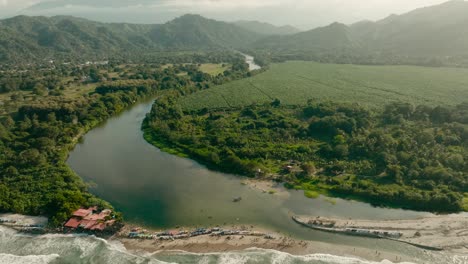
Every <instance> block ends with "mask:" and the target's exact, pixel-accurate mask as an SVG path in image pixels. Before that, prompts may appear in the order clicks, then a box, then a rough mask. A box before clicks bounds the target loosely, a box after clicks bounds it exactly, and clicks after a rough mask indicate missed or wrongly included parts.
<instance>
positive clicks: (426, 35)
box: [350, 0, 468, 56]
mask: <svg viewBox="0 0 468 264" xmlns="http://www.w3.org/2000/svg"><path fill="white" fill-rule="evenodd" d="M350 28H351V30H352V31H353V34H355V36H356V37H359V38H360V39H361V40H362V43H368V46H367V48H368V49H370V50H373V51H382V52H395V53H398V54H405V55H413V56H414V55H420V56H428V55H437V56H457V55H466V54H468V48H467V47H468V33H467V31H466V28H468V2H465V1H459V0H455V1H449V2H446V3H444V4H441V5H437V6H431V7H425V8H420V9H417V10H414V11H411V12H409V13H406V14H403V15H391V16H389V17H387V18H385V19H383V20H380V21H377V22H374V23H358V24H355V25H351V26H350Z"/></svg>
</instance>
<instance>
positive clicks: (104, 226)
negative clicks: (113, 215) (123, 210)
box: [91, 223, 107, 231]
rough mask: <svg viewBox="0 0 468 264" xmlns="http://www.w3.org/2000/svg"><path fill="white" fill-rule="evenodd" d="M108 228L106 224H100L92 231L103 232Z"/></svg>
mask: <svg viewBox="0 0 468 264" xmlns="http://www.w3.org/2000/svg"><path fill="white" fill-rule="evenodd" d="M106 227H107V225H106V223H99V224H97V225H95V226H93V227H92V228H91V230H99V231H103V230H104V229H106Z"/></svg>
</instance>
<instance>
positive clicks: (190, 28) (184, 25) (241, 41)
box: [150, 15, 260, 49]
mask: <svg viewBox="0 0 468 264" xmlns="http://www.w3.org/2000/svg"><path fill="white" fill-rule="evenodd" d="M150 35H151V38H152V39H153V41H154V42H155V43H158V44H159V45H160V46H162V47H164V48H176V49H206V48H216V47H217V48H220V47H223V48H240V47H244V46H246V45H247V44H250V43H251V42H253V41H255V40H258V39H259V38H260V36H259V35H258V34H256V33H253V32H251V31H248V30H245V29H242V28H240V27H238V26H236V25H232V24H229V23H226V22H220V21H216V20H212V19H206V18H204V17H202V16H199V15H184V16H182V17H179V18H176V19H174V20H172V21H170V22H168V23H166V24H164V25H161V26H158V27H155V28H154V29H153V30H152V31H151V32H150Z"/></svg>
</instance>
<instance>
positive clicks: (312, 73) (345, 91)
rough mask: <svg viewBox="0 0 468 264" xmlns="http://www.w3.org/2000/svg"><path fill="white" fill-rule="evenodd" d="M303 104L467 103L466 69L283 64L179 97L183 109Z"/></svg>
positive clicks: (372, 105) (467, 75)
mask: <svg viewBox="0 0 468 264" xmlns="http://www.w3.org/2000/svg"><path fill="white" fill-rule="evenodd" d="M275 98H278V99H280V100H281V103H282V104H287V105H297V104H305V103H306V102H307V101H308V100H309V99H319V100H332V101H337V102H358V103H361V104H363V105H367V106H371V107H374V106H377V107H379V106H383V105H386V104H389V103H391V102H397V101H400V102H410V103H414V104H415V105H419V104H430V105H455V104H459V103H462V102H464V101H467V100H468V99H467V98H468V69H456V68H426V67H416V66H360V65H336V64H319V63H314V62H297V61H294V62H286V63H282V64H273V65H271V68H270V69H269V70H268V71H267V72H265V73H263V74H260V75H257V76H255V77H253V78H249V79H243V80H240V81H235V82H232V83H228V84H225V85H221V86H217V87H213V88H211V89H208V90H204V91H201V92H198V93H195V94H193V95H191V96H188V97H185V98H183V99H182V100H181V104H182V106H183V107H184V108H185V109H201V108H205V107H207V108H218V107H235V106H243V105H250V104H252V103H263V102H271V101H272V100H273V99H275Z"/></svg>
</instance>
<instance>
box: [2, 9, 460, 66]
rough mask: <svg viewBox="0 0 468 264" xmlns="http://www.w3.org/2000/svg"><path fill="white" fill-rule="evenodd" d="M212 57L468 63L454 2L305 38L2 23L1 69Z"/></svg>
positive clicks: (200, 24) (233, 26)
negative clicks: (335, 56) (66, 61)
mask: <svg viewBox="0 0 468 264" xmlns="http://www.w3.org/2000/svg"><path fill="white" fill-rule="evenodd" d="M212 49H251V50H267V51H270V52H273V53H274V52H288V51H295V52H297V51H300V52H303V53H309V54H314V53H334V52H337V51H339V52H341V53H343V52H350V53H351V52H357V53H359V54H376V53H388V54H398V55H399V56H425V57H431V56H434V57H440V56H468V2H465V1H461V0H454V1H449V2H446V3H444V4H441V5H437V6H432V7H426V8H420V9H417V10H414V11H411V12H409V13H406V14H402V15H391V16H389V17H387V18H385V19H382V20H380V21H375V22H372V21H362V22H359V23H356V24H352V25H345V24H341V23H333V24H331V25H329V26H325V27H321V28H316V29H312V30H309V31H305V32H298V30H297V29H295V28H292V27H289V26H285V27H276V26H273V25H270V24H266V23H261V22H256V21H239V22H234V23H227V22H221V21H216V20H212V19H206V18H204V17H201V16H199V15H184V16H182V17H179V18H176V19H174V20H172V21H170V22H167V23H165V24H156V25H146V24H141V25H139V24H126V23H100V22H94V21H89V20H85V19H81V18H75V17H65V16H55V17H50V18H49V17H27V16H17V17H14V18H10V19H5V20H0V60H1V61H15V60H20V59H23V60H24V59H38V58H54V57H60V56H81V57H92V56H94V57H105V56H114V55H116V54H120V55H121V54H128V53H135V52H138V53H144V52H153V51H166V50H176V51H177V50H212Z"/></svg>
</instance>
